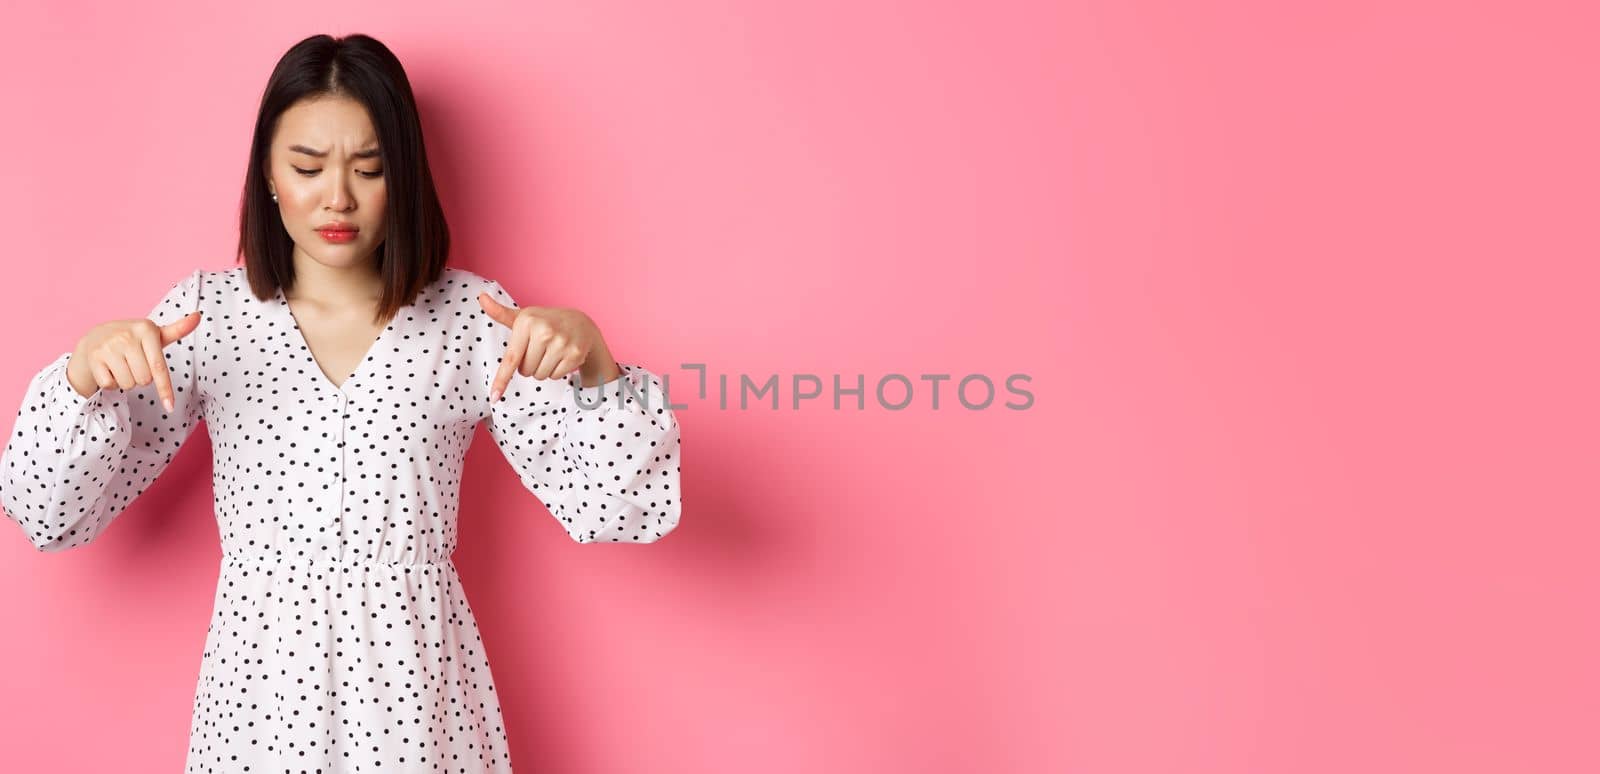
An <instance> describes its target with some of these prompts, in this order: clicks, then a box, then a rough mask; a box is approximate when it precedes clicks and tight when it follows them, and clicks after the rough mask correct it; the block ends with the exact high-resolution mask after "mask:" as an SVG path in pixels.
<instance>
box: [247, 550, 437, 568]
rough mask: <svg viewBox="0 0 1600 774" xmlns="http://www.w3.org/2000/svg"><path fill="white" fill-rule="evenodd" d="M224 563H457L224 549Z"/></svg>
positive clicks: (369, 565)
mask: <svg viewBox="0 0 1600 774" xmlns="http://www.w3.org/2000/svg"><path fill="white" fill-rule="evenodd" d="M222 563H223V564H255V565H283V566H304V565H335V566H341V567H367V568H389V567H445V568H450V569H454V568H455V563H454V562H452V561H450V557H448V556H446V557H441V558H436V559H426V560H416V559H393V560H390V559H377V558H374V557H370V556H333V555H331V554H310V555H306V556H290V555H288V554H254V553H238V552H228V551H224V552H223V553H222Z"/></svg>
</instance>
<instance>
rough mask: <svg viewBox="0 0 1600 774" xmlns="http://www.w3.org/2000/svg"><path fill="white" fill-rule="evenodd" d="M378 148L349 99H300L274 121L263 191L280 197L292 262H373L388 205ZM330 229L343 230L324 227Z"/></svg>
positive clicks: (350, 264) (369, 122) (363, 110)
mask: <svg viewBox="0 0 1600 774" xmlns="http://www.w3.org/2000/svg"><path fill="white" fill-rule="evenodd" d="M377 151H378V136H377V134H376V133H375V132H374V131H373V128H372V120H371V119H370V118H369V117H368V116H367V110H366V108H365V107H364V106H362V104H361V103H359V102H356V101H354V100H351V99H348V98H345V97H331V96H323V97H318V98H315V99H307V100H301V101H300V102H297V103H295V104H294V105H293V106H292V107H290V108H289V109H288V110H285V111H284V112H283V114H282V115H280V116H279V117H278V125H277V128H276V130H275V131H274V133H273V138H272V146H271V154H270V156H269V158H268V162H267V169H266V176H267V187H268V189H269V190H270V191H271V192H272V193H275V194H277V195H278V201H277V204H278V212H279V214H280V215H282V216H283V227H284V228H285V229H287V230H288V232H289V236H290V237H292V238H293V239H294V253H295V256H294V259H295V264H296V265H301V264H302V262H303V261H307V260H310V261H315V262H317V263H320V264H322V265H324V266H328V267H329V268H352V267H355V266H359V265H362V264H367V263H371V262H372V261H373V258H374V252H375V251H376V250H377V249H378V245H380V244H382V243H383V234H384V210H385V209H386V208H385V204H386V203H387V197H386V189H385V187H384V179H383V163H382V160H381V158H380V157H379V156H378V155H377ZM330 227H331V228H338V229H346V231H342V232H341V231H333V230H323V229H327V228H330ZM349 229H354V233H351V232H350V231H348V230H349Z"/></svg>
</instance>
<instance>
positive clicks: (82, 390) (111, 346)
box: [67, 311, 200, 412]
mask: <svg viewBox="0 0 1600 774" xmlns="http://www.w3.org/2000/svg"><path fill="white" fill-rule="evenodd" d="M199 324H200V312H198V311H196V312H190V313H189V314H187V315H184V316H183V317H180V318H178V320H177V321H176V322H173V323H172V324H170V325H156V324H155V322H154V321H152V320H146V319H138V318H135V319H128V320H112V321H111V322H106V323H101V324H99V325H96V326H95V327H93V328H91V329H89V332H88V333H86V334H84V336H83V338H82V339H79V340H78V346H77V347H75V348H73V350H72V356H71V357H69V358H68V359H67V381H68V382H70V383H71V384H72V389H74V390H77V391H78V394H79V395H82V396H83V397H85V398H87V397H89V396H91V395H93V394H94V393H95V390H97V389H100V388H102V387H104V388H106V389H111V388H121V389H124V390H127V389H132V388H134V387H138V386H140V385H145V384H149V383H151V382H155V383H156V391H157V392H158V393H160V394H161V404H162V405H163V406H166V408H167V411H169V412H170V411H172V375H171V374H170V373H168V371H167V359H166V356H164V355H163V354H162V353H161V350H163V349H165V348H166V346H167V345H168V344H171V343H172V342H174V341H177V340H179V339H181V338H183V337H184V336H187V335H189V334H190V333H192V332H194V329H195V328H196V327H197V326H199Z"/></svg>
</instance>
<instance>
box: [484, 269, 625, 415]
mask: <svg viewBox="0 0 1600 774" xmlns="http://www.w3.org/2000/svg"><path fill="white" fill-rule="evenodd" d="M478 303H479V304H480V305H482V306H483V311H484V312H486V313H487V314H488V315H489V317H490V319H493V320H494V321H495V322H497V323H500V324H501V325H504V326H506V327H507V328H510V329H511V340H510V341H509V342H507V344H506V353H505V356H504V357H503V358H502V359H501V360H500V370H499V371H498V372H497V373H496V374H495V376H494V385H493V387H492V389H491V390H490V392H489V400H491V401H493V400H498V399H499V398H500V395H501V393H504V392H505V389H506V385H507V384H510V382H511V374H512V373H513V372H516V373H520V374H522V375H523V376H531V377H533V378H535V379H560V378H562V377H564V376H566V375H567V374H570V373H572V372H573V371H579V372H580V374H581V378H582V379H583V386H585V387H592V386H594V385H595V384H602V383H605V382H609V381H611V380H612V379H615V378H616V377H617V376H619V375H620V374H621V373H622V369H621V368H620V367H619V366H618V365H617V363H616V361H615V360H614V359H613V358H612V357H611V352H610V350H609V349H607V348H606V342H605V339H604V338H602V337H601V335H600V328H599V326H597V325H595V324H594V320H591V319H589V315H587V314H584V313H583V312H582V311H581V310H578V309H569V308H563V307H550V306H524V307H520V308H518V307H514V306H505V305H503V304H501V303H500V302H498V301H496V300H494V298H492V297H491V296H490V295H489V294H488V293H480V294H478ZM591 382H592V383H591Z"/></svg>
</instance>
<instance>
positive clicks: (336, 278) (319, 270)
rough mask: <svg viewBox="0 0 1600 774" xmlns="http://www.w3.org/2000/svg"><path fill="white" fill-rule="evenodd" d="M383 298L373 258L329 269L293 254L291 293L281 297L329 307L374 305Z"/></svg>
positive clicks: (380, 280) (380, 279)
mask: <svg viewBox="0 0 1600 774" xmlns="http://www.w3.org/2000/svg"><path fill="white" fill-rule="evenodd" d="M382 295H383V277H382V275H380V274H379V273H378V264H377V260H376V258H375V256H368V258H367V259H366V260H364V261H360V262H358V263H354V264H351V265H349V266H329V265H327V264H323V263H318V262H317V261H314V260H312V259H311V257H310V256H308V255H306V254H304V253H302V252H300V251H299V250H298V249H296V250H295V251H294V292H293V294H290V293H289V291H287V290H285V291H284V297H285V298H291V297H292V298H295V299H309V300H312V301H316V302H318V303H322V304H328V305H330V306H351V305H357V304H370V303H374V302H376V301H377V300H378V298H380V297H381V296H382Z"/></svg>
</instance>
